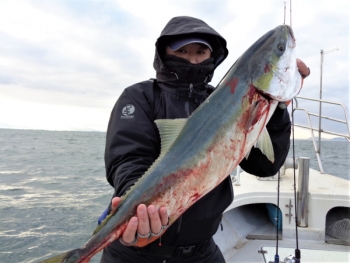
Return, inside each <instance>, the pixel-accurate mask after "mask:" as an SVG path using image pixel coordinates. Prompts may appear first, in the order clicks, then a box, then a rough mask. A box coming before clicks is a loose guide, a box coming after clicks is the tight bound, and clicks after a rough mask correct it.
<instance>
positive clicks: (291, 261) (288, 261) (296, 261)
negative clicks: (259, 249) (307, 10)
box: [269, 0, 301, 263]
mask: <svg viewBox="0 0 350 263" xmlns="http://www.w3.org/2000/svg"><path fill="white" fill-rule="evenodd" d="M283 4H284V20H283V24H284V25H285V24H286V1H284V2H283ZM289 11H290V13H289V19H290V21H289V22H290V24H289V26H290V27H291V28H292V0H290V1H289ZM282 107H287V105H283V106H282ZM291 118H292V121H291V122H292V144H293V146H292V149H293V171H294V200H295V201H294V202H295V205H294V209H295V211H294V214H295V238H296V249H295V252H294V257H292V256H290V257H287V258H285V259H284V261H283V262H284V263H300V262H301V261H300V258H301V253H300V249H299V238H298V214H297V207H296V204H297V196H296V176H295V169H296V164H295V141H294V130H295V129H294V103H293V100H292V114H291ZM279 200H280V172H278V178H277V207H276V221H277V224H276V254H275V258H274V261H273V262H272V261H270V262H269V263H280V261H279V255H278V230H279V220H280V218H279V212H280V210H279Z"/></svg>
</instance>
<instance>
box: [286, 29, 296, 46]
mask: <svg viewBox="0 0 350 263" xmlns="http://www.w3.org/2000/svg"><path fill="white" fill-rule="evenodd" d="M285 26H286V28H287V29H288V33H289V35H290V36H291V38H292V40H293V42H295V41H296V39H295V37H294V32H293V29H292V28H291V27H290V26H288V25H285Z"/></svg>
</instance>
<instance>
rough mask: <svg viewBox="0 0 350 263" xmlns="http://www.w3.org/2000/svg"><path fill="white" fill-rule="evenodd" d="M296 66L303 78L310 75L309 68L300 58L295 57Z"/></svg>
mask: <svg viewBox="0 0 350 263" xmlns="http://www.w3.org/2000/svg"><path fill="white" fill-rule="evenodd" d="M297 68H298V70H299V72H300V75H301V76H302V78H303V79H305V78H306V77H308V76H309V75H310V69H309V68H308V67H307V66H306V64H305V63H304V62H303V61H302V60H300V59H298V58H297Z"/></svg>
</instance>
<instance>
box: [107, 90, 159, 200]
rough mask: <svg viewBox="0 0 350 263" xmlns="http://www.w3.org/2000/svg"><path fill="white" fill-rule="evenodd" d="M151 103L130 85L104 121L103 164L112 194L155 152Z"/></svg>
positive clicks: (128, 183) (120, 191) (138, 173)
mask: <svg viewBox="0 0 350 263" xmlns="http://www.w3.org/2000/svg"><path fill="white" fill-rule="evenodd" d="M153 118H154V113H153V108H152V103H151V102H150V99H149V97H148V96H147V95H146V94H145V93H144V92H143V90H142V89H141V88H140V87H139V86H137V84H136V87H135V86H132V87H129V88H127V89H125V90H124V92H123V93H122V95H121V96H120V97H119V99H118V101H117V102H116V104H115V106H114V108H113V110H112V113H111V116H110V120H109V124H108V129H107V136H106V148H105V166H106V177H107V180H108V182H109V183H110V184H111V185H112V186H113V187H114V189H115V196H122V195H123V194H124V193H125V192H126V191H127V190H128V189H129V188H130V186H132V185H133V184H134V183H135V181H137V179H138V178H140V177H141V176H142V175H143V174H144V172H145V171H146V170H147V169H148V168H149V167H150V166H151V165H152V163H153V162H154V160H155V159H156V158H157V157H158V155H159V148H160V147H159V144H160V139H159V133H158V129H157V127H156V125H155V123H154V119H153Z"/></svg>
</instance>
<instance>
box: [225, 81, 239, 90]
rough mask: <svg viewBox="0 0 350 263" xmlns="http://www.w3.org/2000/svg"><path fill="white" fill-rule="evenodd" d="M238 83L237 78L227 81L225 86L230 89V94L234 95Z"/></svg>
mask: <svg viewBox="0 0 350 263" xmlns="http://www.w3.org/2000/svg"><path fill="white" fill-rule="evenodd" d="M238 81H239V79H238V78H233V79H231V80H229V81H228V83H227V85H228V86H229V87H230V90H231V94H233V93H235V90H236V87H237V84H238Z"/></svg>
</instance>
